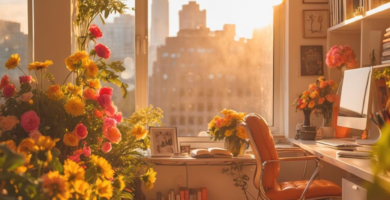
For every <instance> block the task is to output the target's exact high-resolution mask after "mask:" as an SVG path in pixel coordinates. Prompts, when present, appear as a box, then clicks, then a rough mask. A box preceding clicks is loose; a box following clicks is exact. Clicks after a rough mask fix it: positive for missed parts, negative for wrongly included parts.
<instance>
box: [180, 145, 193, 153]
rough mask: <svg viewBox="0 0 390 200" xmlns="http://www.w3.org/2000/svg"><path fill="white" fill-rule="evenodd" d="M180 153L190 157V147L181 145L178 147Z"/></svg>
mask: <svg viewBox="0 0 390 200" xmlns="http://www.w3.org/2000/svg"><path fill="white" fill-rule="evenodd" d="M180 153H188V155H190V153H191V146H190V145H181V146H180Z"/></svg>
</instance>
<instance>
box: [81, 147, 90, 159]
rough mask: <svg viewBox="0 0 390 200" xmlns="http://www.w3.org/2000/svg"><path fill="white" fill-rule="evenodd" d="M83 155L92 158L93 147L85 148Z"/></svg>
mask: <svg viewBox="0 0 390 200" xmlns="http://www.w3.org/2000/svg"><path fill="white" fill-rule="evenodd" d="M83 155H84V156H85V157H89V156H91V147H84V148H83Z"/></svg>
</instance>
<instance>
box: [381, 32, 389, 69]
mask: <svg viewBox="0 0 390 200" xmlns="http://www.w3.org/2000/svg"><path fill="white" fill-rule="evenodd" d="M381 60H382V64H389V63H390V28H387V29H386V34H385V35H384V37H383V52H382V59H381Z"/></svg>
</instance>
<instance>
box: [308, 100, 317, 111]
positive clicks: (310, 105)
mask: <svg viewBox="0 0 390 200" xmlns="http://www.w3.org/2000/svg"><path fill="white" fill-rule="evenodd" d="M315 105H316V102H314V101H313V100H311V101H310V102H309V106H308V107H309V108H310V109H311V108H313V107H314V106H315Z"/></svg>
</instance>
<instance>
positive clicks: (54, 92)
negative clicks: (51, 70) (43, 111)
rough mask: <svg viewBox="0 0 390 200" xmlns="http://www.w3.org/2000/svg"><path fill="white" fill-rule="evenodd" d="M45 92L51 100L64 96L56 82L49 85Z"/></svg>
mask: <svg viewBox="0 0 390 200" xmlns="http://www.w3.org/2000/svg"><path fill="white" fill-rule="evenodd" d="M46 94H47V97H48V98H49V99H52V100H60V99H62V98H63V97H64V93H63V92H62V90H61V87H60V85H58V84H56V85H51V86H49V90H48V91H47V92H46Z"/></svg>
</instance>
